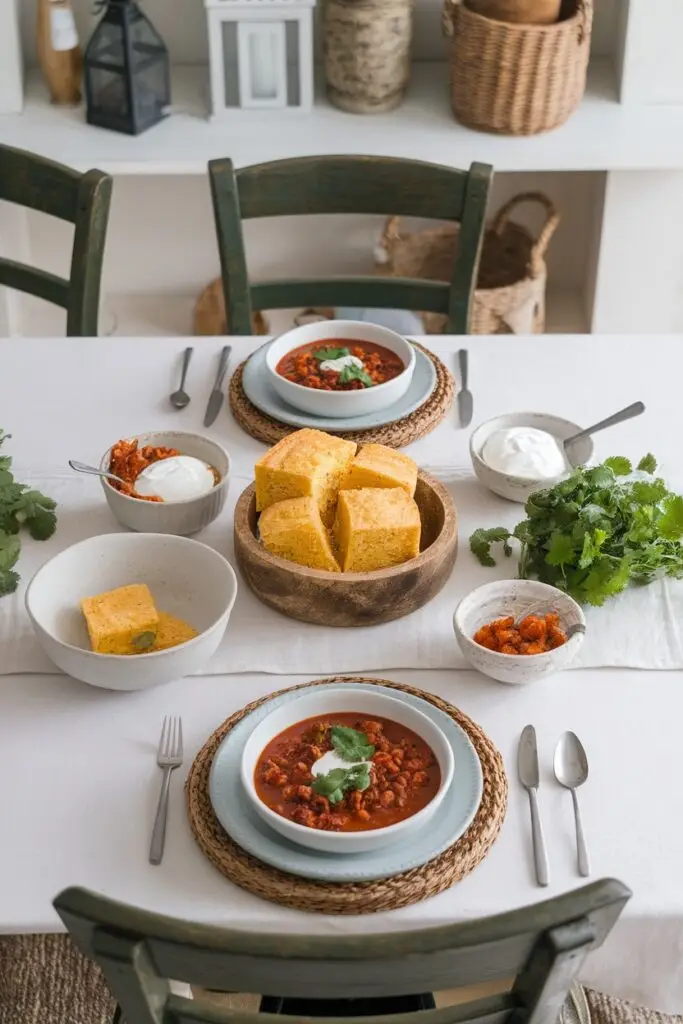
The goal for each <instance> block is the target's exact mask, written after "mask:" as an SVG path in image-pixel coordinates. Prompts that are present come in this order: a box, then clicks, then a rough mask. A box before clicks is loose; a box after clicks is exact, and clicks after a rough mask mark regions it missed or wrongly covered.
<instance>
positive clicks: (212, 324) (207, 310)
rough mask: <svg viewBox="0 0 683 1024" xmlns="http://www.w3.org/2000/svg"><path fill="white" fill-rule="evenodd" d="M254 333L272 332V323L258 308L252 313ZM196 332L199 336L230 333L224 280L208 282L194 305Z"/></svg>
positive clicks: (220, 335) (217, 279)
mask: <svg viewBox="0 0 683 1024" xmlns="http://www.w3.org/2000/svg"><path fill="white" fill-rule="evenodd" d="M251 329H252V333H253V334H270V325H269V324H268V320H267V319H266V317H265V316H264V315H263V313H261V312H259V311H258V310H256V312H255V313H252V315H251ZM194 333H195V334H196V335H198V336H201V335H204V336H209V335H211V336H214V335H218V336H219V337H223V336H224V335H226V334H229V333H230V332H229V331H228V318H227V315H226V312H225V295H224V294H223V282H222V280H221V279H220V277H219V278H216V280H215V281H212V282H211V283H210V284H207V286H206V288H205V289H204V290H203V292H202V293H201V295H200V296H199V298H198V299H197V301H196V303H195V307H194Z"/></svg>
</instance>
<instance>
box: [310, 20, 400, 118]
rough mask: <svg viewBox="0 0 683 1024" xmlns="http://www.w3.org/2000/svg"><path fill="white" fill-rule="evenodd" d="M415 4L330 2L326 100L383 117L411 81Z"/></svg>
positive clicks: (325, 43) (354, 111)
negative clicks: (327, 98) (327, 97)
mask: <svg viewBox="0 0 683 1024" xmlns="http://www.w3.org/2000/svg"><path fill="white" fill-rule="evenodd" d="M413 6H414V0H325V3H324V6H323V49H324V55H325V80H326V82H327V95H328V96H329V98H330V100H331V101H332V103H334V104H335V106H337V107H340V108H341V109H342V110H346V111H349V112H350V113H352V114H381V113H384V112H385V111H387V110H393V109H394V107H397V106H398V105H399V103H401V101H402V100H403V97H404V95H405V91H406V89H407V87H408V80H409V78H410V49H411V44H412V38H413Z"/></svg>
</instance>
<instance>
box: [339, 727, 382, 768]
mask: <svg viewBox="0 0 683 1024" xmlns="http://www.w3.org/2000/svg"><path fill="white" fill-rule="evenodd" d="M330 742H331V743H332V746H333V748H334V749H335V751H336V752H337V754H339V756H340V757H341V759H342V761H369V760H370V758H371V757H372V755H373V754H374V753H375V748H374V746H373V745H372V743H370V742H369V740H368V738H367V736H366V735H365V733H364V732H359V730H358V729H350V728H349V727H348V726H347V725H333V726H332V729H331V730H330Z"/></svg>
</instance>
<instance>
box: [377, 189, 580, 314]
mask: <svg viewBox="0 0 683 1024" xmlns="http://www.w3.org/2000/svg"><path fill="white" fill-rule="evenodd" d="M522 203H535V204H536V205H538V206H541V207H542V208H543V210H544V211H545V221H544V224H543V227H542V229H541V231H540V233H539V235H538V237H537V238H534V236H533V235H532V234H531V232H530V231H528V230H527V229H526V228H525V227H523V226H522V225H521V224H516V223H515V222H514V221H513V220H511V219H510V218H511V215H512V213H513V212H514V210H515V209H516V208H517V207H518V206H520V205H521V204H522ZM559 222H560V215H559V214H558V212H557V210H556V209H555V207H554V205H553V203H552V202H551V200H550V199H549V198H548V197H547V196H546V195H544V194H543V193H542V192H523V193H522V194H521V195H518V196H515V197H514V198H513V199H511V200H510V201H509V202H507V203H505V205H504V206H502V207H501V208H500V210H499V211H498V213H497V214H496V216H495V217H494V219H493V221H492V222H491V224H490V225H489V227H488V228H487V230H486V234H485V236H484V245H483V248H482V256H481V263H480V265H479V277H478V280H477V290H476V292H475V294H474V301H473V303H472V314H471V321H470V333H472V334H542V333H543V331H544V329H545V288H546V279H547V276H548V275H547V268H546V263H545V253H546V250H547V248H548V245H549V244H550V240H551V238H552V236H553V234H554V233H555V230H556V228H557V225H558V224H559ZM459 233H460V226H459V225H458V224H449V225H447V226H445V227H439V228H428V229H426V230H424V231H416V232H412V233H403V232H401V230H400V218H398V217H390V218H389V220H388V221H387V223H386V226H385V228H384V233H383V235H382V239H381V242H380V247H379V253H378V255H381V258H382V260H383V262H381V263H380V264H379V265H378V268H377V272H378V273H380V274H389V275H391V276H395V277H418V278H426V279H427V280H432V281H450V280H451V276H452V270H453V263H454V260H455V259H456V255H457V246H458V237H459ZM422 320H423V323H424V325H425V330H426V332H427V333H428V334H444V333H446V325H447V318H446V317H445V316H442V315H441V314H440V313H423V314H422Z"/></svg>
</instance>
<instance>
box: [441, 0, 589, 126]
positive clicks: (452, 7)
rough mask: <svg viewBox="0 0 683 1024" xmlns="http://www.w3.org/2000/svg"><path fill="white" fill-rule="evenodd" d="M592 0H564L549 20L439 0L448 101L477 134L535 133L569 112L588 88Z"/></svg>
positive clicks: (558, 123)
mask: <svg viewBox="0 0 683 1024" xmlns="http://www.w3.org/2000/svg"><path fill="white" fill-rule="evenodd" d="M592 24H593V0H563V5H562V14H561V18H560V21H558V22H556V23H555V24H554V25H520V24H512V23H510V22H503V21H494V20H493V19H492V18H486V17H484V16H483V15H481V14H476V13H475V12H474V11H471V10H470V9H469V8H468V7H467V6H466V5H465V4H464V3H463V2H462V0H445V7H444V19H443V25H444V31H445V32H446V34H447V35H449V36H451V58H450V61H451V102H452V105H453V113H454V114H455V116H456V118H457V120H458V121H460V122H461V123H462V124H464V125H467V126H468V127H469V128H475V129H476V130H478V131H484V132H496V133H498V134H501V135H536V134H538V133H539V132H546V131H550V130H551V129H552V128H557V127H559V125H561V124H564V122H565V121H566V120H567V119H568V118H569V117H570V116H571V115H572V114H573V112H574V111H575V110H576V108H577V106H578V105H579V103H580V101H581V97H582V96H583V93H584V90H585V88H586V70H587V68H588V57H589V50H590V38H591V29H592Z"/></svg>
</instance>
